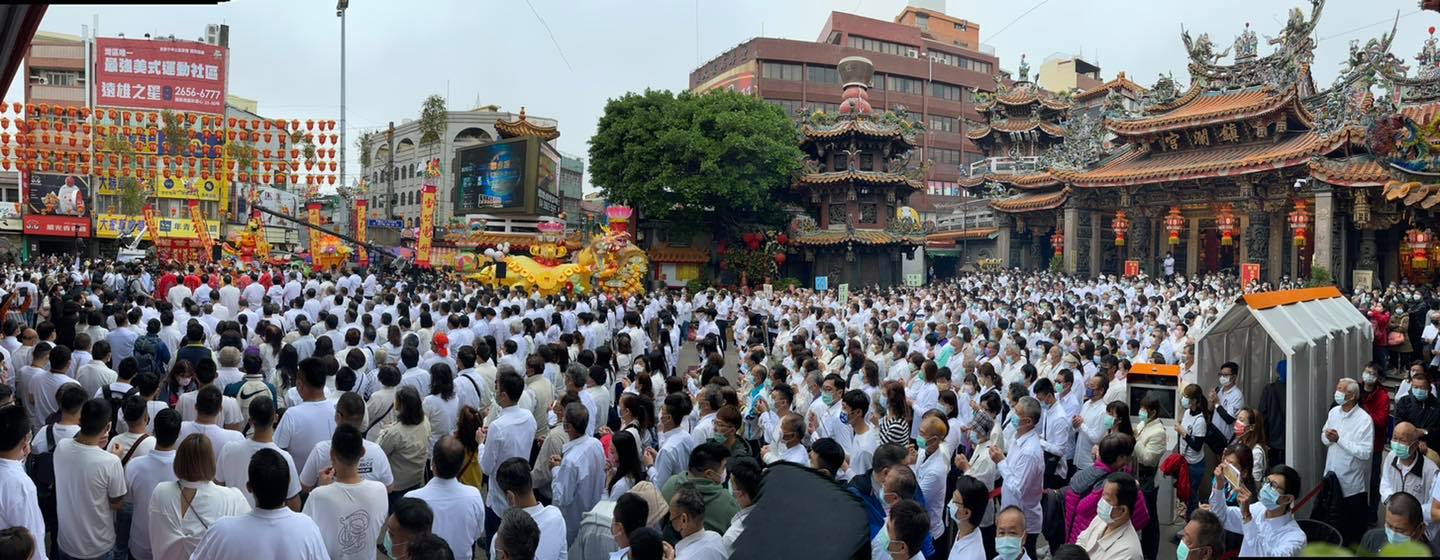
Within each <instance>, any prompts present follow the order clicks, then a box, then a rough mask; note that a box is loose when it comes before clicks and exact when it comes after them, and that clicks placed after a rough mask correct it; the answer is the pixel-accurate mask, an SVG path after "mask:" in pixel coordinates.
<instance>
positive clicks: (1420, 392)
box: [1410, 387, 1430, 401]
mask: <svg viewBox="0 0 1440 560" xmlns="http://www.w3.org/2000/svg"><path fill="white" fill-rule="evenodd" d="M1429 394H1430V391H1426V390H1424V389H1416V388H1414V387H1411V388H1410V396H1412V397H1415V400H1417V401H1423V400H1425V397H1426V396H1428V395H1429Z"/></svg>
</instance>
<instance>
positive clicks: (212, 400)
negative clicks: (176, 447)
mask: <svg viewBox="0 0 1440 560" xmlns="http://www.w3.org/2000/svg"><path fill="white" fill-rule="evenodd" d="M196 393H198V394H199V396H198V397H196V398H195V414H196V416H195V420H194V421H186V422H183V423H181V424H180V441H182V442H183V441H185V438H186V437H188V436H189V435H190V434H204V435H205V437H208V438H210V443H211V444H212V445H211V447H212V449H211V451H212V452H213V453H214V455H215V462H216V463H219V462H220V451H221V450H223V449H225V446H226V445H227V444H229V443H230V442H234V441H241V440H244V439H245V434H242V433H240V432H239V431H237V430H230V429H226V428H225V427H223V426H220V425H219V415H220V410H221V407H220V403H221V400H220V399H221V397H220V389H217V388H216V387H215V386H214V385H206V386H204V387H201V388H200V390H199V391H196ZM182 416H183V415H182Z"/></svg>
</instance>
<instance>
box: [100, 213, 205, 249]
mask: <svg viewBox="0 0 1440 560" xmlns="http://www.w3.org/2000/svg"><path fill="white" fill-rule="evenodd" d="M152 216H153V217H154V225H153V226H147V227H149V228H150V231H151V232H158V234H159V237H160V239H161V240H162V241H163V240H166V239H196V240H198V239H199V237H198V236H197V235H196V234H195V222H194V221H193V220H192V219H191V217H190V216H159V215H154V214H153V213H152ZM145 223H146V217H145V216H144V215H143V214H141V215H133V216H127V215H124V214H96V215H95V237H96V238H99V239H118V238H119V237H121V236H123V235H127V234H129V233H130V232H131V231H133V230H135V229H136V228H139V227H140V226H141V225H142V224H145ZM205 230H206V232H207V234H208V235H209V236H210V239H219V238H220V220H205ZM145 235H146V236H147V237H148V236H150V235H152V234H151V233H149V232H147V233H146V234H145ZM152 239H153V238H152ZM197 246H198V245H197Z"/></svg>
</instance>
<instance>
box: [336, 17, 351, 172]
mask: <svg viewBox="0 0 1440 560" xmlns="http://www.w3.org/2000/svg"><path fill="white" fill-rule="evenodd" d="M349 7H350V0H336V2H335V15H336V16H339V17H340V186H345V162H346V159H345V144H346V143H347V142H346V141H345V9H346V8H349Z"/></svg>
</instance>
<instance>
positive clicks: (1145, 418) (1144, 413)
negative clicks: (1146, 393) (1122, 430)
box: [1140, 408, 1150, 424]
mask: <svg viewBox="0 0 1440 560" xmlns="http://www.w3.org/2000/svg"><path fill="white" fill-rule="evenodd" d="M1149 421H1150V411H1148V410H1145V409H1143V408H1142V409H1140V423H1141V424H1144V423H1146V422H1149Z"/></svg>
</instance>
